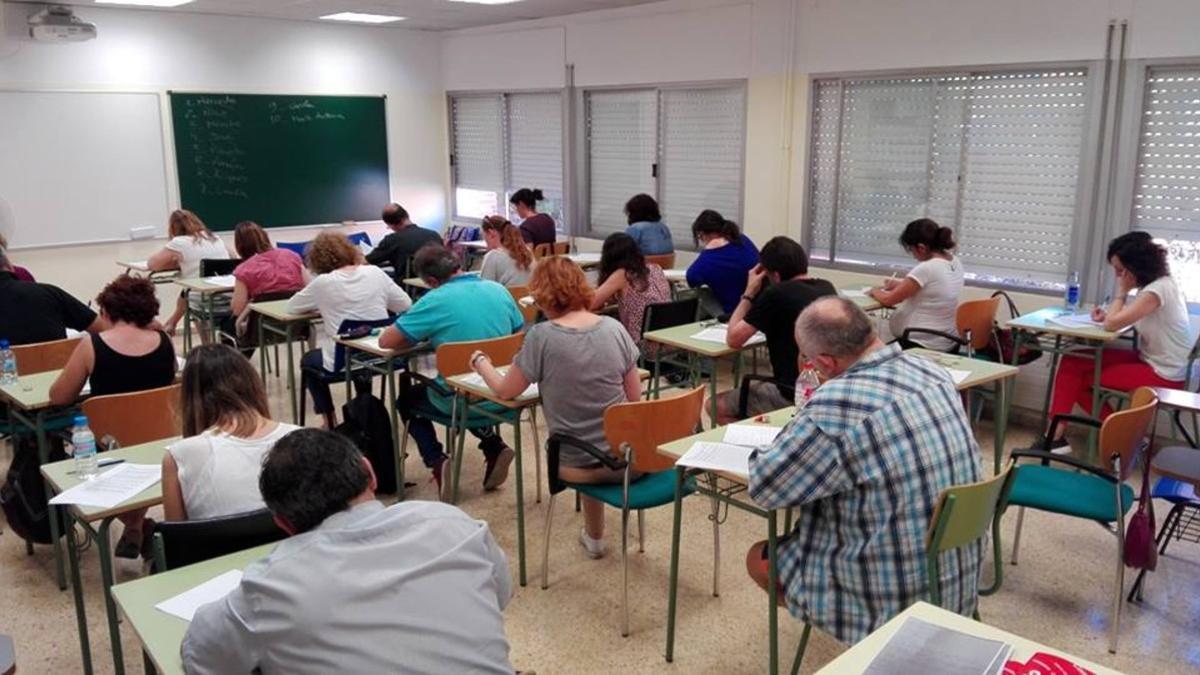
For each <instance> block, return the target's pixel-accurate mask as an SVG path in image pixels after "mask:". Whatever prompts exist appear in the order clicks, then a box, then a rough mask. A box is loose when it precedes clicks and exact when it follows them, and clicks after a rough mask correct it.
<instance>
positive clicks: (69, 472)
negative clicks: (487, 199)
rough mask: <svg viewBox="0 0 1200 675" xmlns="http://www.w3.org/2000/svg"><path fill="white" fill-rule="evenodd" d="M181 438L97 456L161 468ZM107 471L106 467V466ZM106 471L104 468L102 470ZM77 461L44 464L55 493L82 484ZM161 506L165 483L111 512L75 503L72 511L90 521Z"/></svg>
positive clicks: (43, 474)
mask: <svg viewBox="0 0 1200 675" xmlns="http://www.w3.org/2000/svg"><path fill="white" fill-rule="evenodd" d="M177 440H179V437H178V436H176V437H174V438H164V439H162V440H159V441H150V442H149V443H143V444H141V445H131V446H129V447H128V448H120V449H117V450H109V451H107V452H103V453H100V454H99V455H97V456H98V457H99V458H100V459H110V458H113V457H119V458H121V459H124V460H125V461H126V462H129V463H130V464H154V465H161V464H162V460H163V455H165V454H167V446H168V445H170V444H171V443H174V442H175V441H177ZM106 468H107V467H106ZM103 470H104V468H102V469H101V471H103ZM74 471H75V460H74V459H64V460H62V461H61V462H52V463H50V464H43V465H42V476H43V477H45V479H46V480H47V482H49V483H50V485H51V487H53V488H54V491H55V492H64V491H66V490H68V489H70V488H73V487H75V486H76V485H78V484H79V482H80V481H79V479H78V478H76V477H75V474H74ZM161 503H162V481H159V482H157V483H155V484H154V485H151V486H150V487H148V488H146V489H145V490H142V491H141V492H140V493H138V494H137V496H135V497H133V498H132V499H128V500H126V501H124V502H121V503H120V504H117V505H116V506H114V507H112V508H109V509H102V508H98V507H95V506H84V505H81V504H72V505H71V507H70V508H71V511H72V512H73V513H74V514H75V517H77V518H79V519H81V520H86V521H88V522H91V521H95V520H103V519H104V518H108V517H110V516H117V515H120V514H122V513H127V512H129V511H136V510H137V509H142V508H146V507H148V506H155V505H158V504H161Z"/></svg>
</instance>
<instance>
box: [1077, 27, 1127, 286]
mask: <svg viewBox="0 0 1200 675" xmlns="http://www.w3.org/2000/svg"><path fill="white" fill-rule="evenodd" d="M1116 26H1117V22H1116V21H1109V22H1108V29H1107V32H1106V35H1105V39H1104V73H1103V75H1102V76H1101V81H1100V99H1099V100H1100V122H1099V124H1097V125H1096V126H1097V132H1096V133H1097V136H1096V159H1095V163H1094V164H1095V168H1094V169H1093V171H1092V194H1091V204H1090V205H1089V209H1088V213H1087V215H1086V220H1087V222H1089V223H1090V224H1091V227H1089V228H1087V229H1086V232H1088V236H1087V241H1085V242H1084V243H1083V246H1078V245H1077V246H1075V247H1074V251H1073V252H1074V256H1073V257H1074V259H1073V260H1071V263H1070V267H1072V268H1074V269H1078V268H1079V264H1080V262H1082V260H1087V259H1088V258H1090V257H1091V251H1092V249H1093V246H1094V243H1095V237H1096V229H1097V227H1096V225H1097V223H1100V222H1101V221H1102V220H1103V217H1102V216H1103V213H1104V212H1103V211H1102V206H1101V199H1100V195H1101V190H1100V186H1101V184H1102V183H1103V182H1104V180H1103V177H1104V175H1105V170H1106V164H1105V162H1106V161H1107V156H1108V152H1107V148H1108V138H1109V136H1108V120H1109V114H1108V113H1109V106H1110V104H1111V98H1110V96H1109V88H1110V83H1111V81H1112V48H1113V33H1114V32H1115V31H1116ZM1081 259H1082V260H1081ZM1101 269H1103V265H1094V266H1092V269H1091V270H1089V272H1088V274H1087V275H1086V276H1085V287H1088V286H1090V288H1087V291H1088V295H1089V296H1096V295H1097V293H1096V289H1097V288H1098V287H1099V279H1100V270H1101ZM1089 281H1094V282H1095V283H1092V284H1088V283H1087V282H1089Z"/></svg>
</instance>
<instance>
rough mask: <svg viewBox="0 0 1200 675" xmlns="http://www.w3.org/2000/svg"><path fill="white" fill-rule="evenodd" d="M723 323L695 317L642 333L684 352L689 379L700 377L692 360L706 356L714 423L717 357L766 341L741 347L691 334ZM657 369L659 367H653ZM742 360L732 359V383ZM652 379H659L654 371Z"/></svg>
mask: <svg viewBox="0 0 1200 675" xmlns="http://www.w3.org/2000/svg"><path fill="white" fill-rule="evenodd" d="M720 325H723V324H718V323H717V322H715V321H696V322H694V323H687V324H683V325H681V326H672V327H670V328H660V329H659V330H652V331H649V332H647V333H645V334H643V335H642V338H643V339H645V340H648V341H650V342H655V343H658V344H660V345H666V346H668V347H673V348H675V349H679V350H681V351H683V352H686V353H687V354H688V357H689V359H688V360H689V361H690V362H692V368H691V370H692V381H693V382H695V381H696V380H697V379H698V377H699V372H698V367H697V364H696V363H695V361H696V359H708V360H709V361H710V362H711V363H712V371H713V372H712V374H711V376H710V377H709V379H708V383H709V402H710V403H711V408H712V409H711V410H710V411H709V414H710V418H709V421H710V423H711V424H712V425H713V426H716V424H717V361H719V360H720V359H722V358H725V357H728V356H737V355H740V354H741V353H742V352H743V351H745V350H747V349H754V348H755V347H758V346H759V345H765V344H766V342H756V343H754V344H747V345H744V346H743V347H741V348H740V349H734V348H732V347H729V346H728V345H726V344H724V343H722V342H709V341H708V340H697V339H696V338H694V337H692V336H693V335H695V334H696V333H699V332H700V331H702V330H705V329H707V328H714V327H717V326H720ZM655 370H656V371H657V370H658V368H657V367H656V368H655ZM740 370H741V363H740V361H737V362H735V363H734V376H733V381H734V386H737V383H738V380H739V379H740V378H739V371H740ZM654 379H655V381H657V380H658V372H655V373H654Z"/></svg>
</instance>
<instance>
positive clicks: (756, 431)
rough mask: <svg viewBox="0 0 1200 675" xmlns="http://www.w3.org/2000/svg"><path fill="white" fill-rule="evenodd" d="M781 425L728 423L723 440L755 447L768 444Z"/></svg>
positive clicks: (780, 428)
mask: <svg viewBox="0 0 1200 675" xmlns="http://www.w3.org/2000/svg"><path fill="white" fill-rule="evenodd" d="M780 431H783V427H768V426H763V425H761V424H730V425H729V426H727V427H725V442H726V443H728V444H730V445H744V446H746V447H750V448H757V447H759V446H761V445H770V444H771V443H772V442H773V441H774V440H775V437H776V436H778V435H779V432H780Z"/></svg>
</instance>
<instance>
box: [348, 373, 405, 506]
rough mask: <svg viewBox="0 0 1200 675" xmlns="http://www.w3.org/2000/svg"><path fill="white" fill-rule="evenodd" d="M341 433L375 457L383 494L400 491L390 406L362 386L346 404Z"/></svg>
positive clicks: (373, 465) (380, 490)
mask: <svg viewBox="0 0 1200 675" xmlns="http://www.w3.org/2000/svg"><path fill="white" fill-rule="evenodd" d="M342 418H343V419H344V420H345V421H344V422H342V423H341V424H339V425H338V426H337V429H336V430H335V431H337V432H338V433H339V434H341V435H343V436H345V437H346V438H349V439H350V440H351V441H352V442H353V443H354V445H356V446H358V449H359V450H362V453H363V454H364V455H366V457H367V459H368V460H370V461H371V467H372V468H374V469H375V480H376V481H377V487H376V490H377V491H378V492H381V493H383V494H395V493H396V451H395V445H394V444H393V443H392V419H391V416H390V415H389V414H388V410H387V407H386V406H384V404H383V401H381V400H379V398H378V397H376V396H375V395H374V394H372V393H371V391H370V388H369V387H367V388H365V389H360V390H359V392H358V393H357V394H356V395H355V396H354V398H353V399H351V400H350V401H348V402H347V403H346V405H344V406H342Z"/></svg>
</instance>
